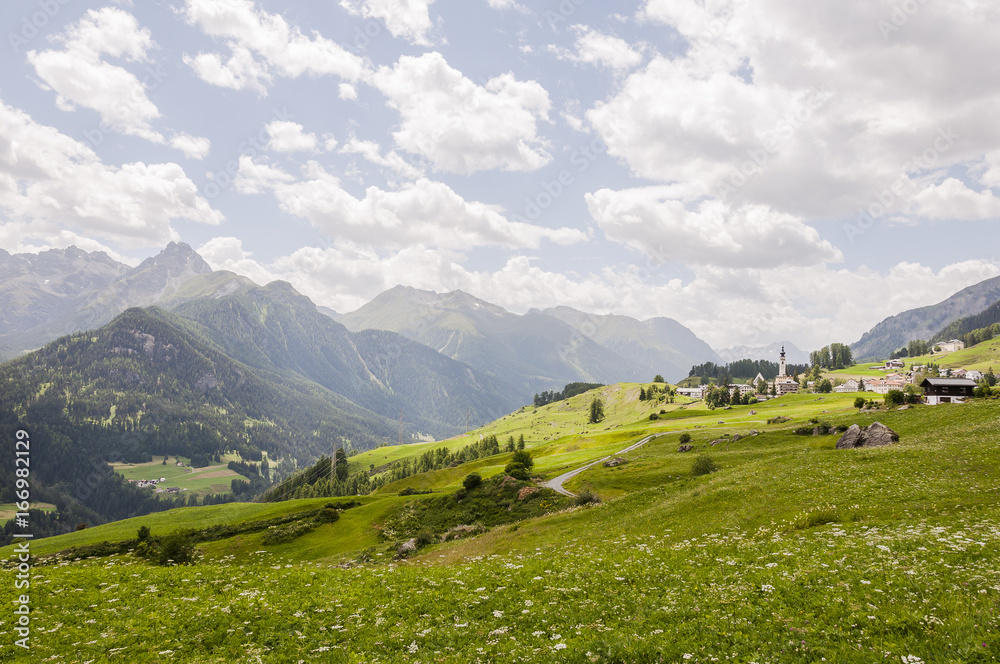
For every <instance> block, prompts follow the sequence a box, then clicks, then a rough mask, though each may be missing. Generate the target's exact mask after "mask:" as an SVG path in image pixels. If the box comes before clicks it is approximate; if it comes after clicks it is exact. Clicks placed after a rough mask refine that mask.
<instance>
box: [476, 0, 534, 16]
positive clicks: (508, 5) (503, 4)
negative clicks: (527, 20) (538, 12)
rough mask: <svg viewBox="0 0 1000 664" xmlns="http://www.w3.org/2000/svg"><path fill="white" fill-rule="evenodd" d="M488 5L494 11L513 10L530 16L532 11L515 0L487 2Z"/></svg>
mask: <svg viewBox="0 0 1000 664" xmlns="http://www.w3.org/2000/svg"><path fill="white" fill-rule="evenodd" d="M486 2H487V4H488V5H489V6H490V7H492V8H493V9H499V10H507V9H513V10H515V11H519V12H521V13H522V14H530V13H531V10H530V9H528V8H527V7H525V6H524V5H522V4H520V3H518V2H515V0H486Z"/></svg>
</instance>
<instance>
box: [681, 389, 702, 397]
mask: <svg viewBox="0 0 1000 664" xmlns="http://www.w3.org/2000/svg"><path fill="white" fill-rule="evenodd" d="M677 394H678V395H680V396H682V397H688V398H690V399H701V398H702V397H703V396H704V394H703V393H702V388H701V387H678V388H677Z"/></svg>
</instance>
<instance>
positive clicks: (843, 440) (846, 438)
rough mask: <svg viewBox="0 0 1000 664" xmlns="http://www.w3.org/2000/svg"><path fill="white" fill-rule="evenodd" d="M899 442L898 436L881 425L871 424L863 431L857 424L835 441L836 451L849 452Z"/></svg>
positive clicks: (879, 423)
mask: <svg viewBox="0 0 1000 664" xmlns="http://www.w3.org/2000/svg"><path fill="white" fill-rule="evenodd" d="M898 442H899V434H898V433H896V432H895V431H893V430H892V429H890V428H889V427H887V426H886V425H884V424H882V423H881V422H873V423H872V424H870V425H868V426H867V427H865V428H864V429H862V428H861V427H859V426H858V425H857V424H852V425H851V427H850V428H849V429H848V430H847V431H846V432H845V433H844V435H843V436H841V437H840V440H838V441H837V449H838V450H850V449H854V448H856V447H885V446H886V445H892V444H893V443H898Z"/></svg>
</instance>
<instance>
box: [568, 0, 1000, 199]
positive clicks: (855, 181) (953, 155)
mask: <svg viewBox="0 0 1000 664" xmlns="http://www.w3.org/2000/svg"><path fill="white" fill-rule="evenodd" d="M892 12H893V9H892V7H891V6H889V5H886V4H885V3H870V2H843V1H841V0H817V2H812V3H809V4H808V5H803V4H802V3H798V2H794V1H793V0H765V1H762V2H752V3H751V2H744V1H742V0H719V1H717V2H711V3H705V2H700V1H696V0H647V2H646V3H645V4H644V5H643V8H642V10H641V12H640V14H639V17H640V19H642V20H645V21H647V22H651V23H654V24H657V25H665V26H669V27H671V28H673V29H674V30H676V31H677V32H678V33H679V34H680V35H681V36H682V37H683V38H684V39H685V40H686V42H687V48H686V50H685V51H683V52H682V53H681V54H675V55H671V56H656V57H654V58H653V59H652V60H651V61H650V62H649V63H648V64H647V65H646V66H645V67H644V68H643V69H641V70H639V71H637V72H635V73H633V74H631V75H630V76H629V77H628V79H627V80H626V81H625V83H624V85H623V86H622V87H621V89H620V90H617V91H615V92H614V94H612V95H611V96H610V97H609V98H608V99H606V100H605V101H603V102H601V103H599V104H597V105H595V106H594V108H592V109H591V110H590V111H589V112H588V114H587V119H588V120H589V121H590V123H591V125H592V126H593V127H594V128H595V129H596V130H597V132H598V133H599V135H600V136H601V137H602V139H603V140H604V141H605V142H606V143H607V144H608V146H609V149H610V152H611V154H612V155H614V156H616V157H619V158H621V159H622V160H624V161H625V162H626V163H627V164H628V166H629V167H630V168H631V169H632V171H633V172H634V173H635V174H636V175H639V176H641V177H645V178H650V179H653V180H656V181H660V182H676V181H692V180H697V181H700V182H705V183H708V185H709V188H710V189H711V190H712V191H713V192H716V195H720V196H721V195H722V193H726V194H727V195H731V196H733V197H735V198H736V199H738V200H741V201H745V202H749V203H757V204H764V205H768V206H770V207H772V208H774V209H776V210H780V211H783V212H788V213H791V214H796V215H799V216H804V217H827V218H830V217H832V218H838V217H839V218H843V217H845V216H849V215H853V214H856V212H857V210H858V208H859V207H862V206H866V205H868V204H869V203H870V201H871V200H872V197H873V195H874V194H875V193H876V192H879V191H881V190H883V189H885V188H887V187H889V186H891V185H892V184H893V183H894V182H895V181H896V180H898V179H899V178H900V177H901V176H907V177H909V178H911V179H912V180H913V181H915V182H917V181H919V182H920V185H921V187H922V188H925V189H931V188H933V187H936V188H937V189H938V190H937V191H936V192H934V191H928V193H927V194H926V195H925V196H926V197H927V198H934V197H936V196H938V195H940V194H943V193H946V192H947V193H952V194H954V195H956V196H957V197H958V198H956V206H955V207H956V215H955V216H953V217H952V218H959V216H958V215H960V214H963V213H964V212H963V211H968V213H969V214H971V215H973V216H972V218H981V215H983V214H988V210H990V209H991V204H990V203H988V202H987V201H985V199H986V198H988V196H987V195H985V194H982V193H981V192H976V193H977V194H979V196H978V198H979V200H978V201H972V200H971V197H970V195H969V192H966V191H963V190H961V189H959V188H957V187H954V188H953V187H952V186H951V185H944V179H945V178H944V176H938V177H937V178H936V179H928V178H926V177H925V176H927V175H928V173H930V172H933V171H943V170H944V169H947V168H950V167H952V166H957V167H958V168H959V169H960V172H959V175H960V176H961V179H962V180H963V181H966V182H967V183H968V181H969V180H970V179H972V178H974V177H975V175H976V173H971V174H970V173H963V172H962V171H961V169H964V168H966V167H967V165H968V164H970V163H972V164H974V163H978V162H979V161H980V160H981V159H982V157H983V154H984V152H994V151H996V150H997V149H1000V128H998V127H997V125H996V123H995V122H993V121H992V120H990V118H993V117H996V116H997V114H998V113H1000V71H998V70H996V69H995V68H994V69H988V70H983V73H982V75H981V76H976V77H969V76H965V75H964V74H963V72H968V71H979V70H981V69H982V68H981V67H980V66H979V63H982V62H991V61H995V60H997V59H998V58H1000V42H998V41H997V40H996V39H995V33H996V29H997V27H998V26H1000V15H998V13H997V11H996V8H995V7H994V6H993V5H991V4H989V3H983V2H974V3H968V2H957V1H955V0H952V1H942V2H935V3H926V4H921V5H920V8H919V11H917V12H916V13H914V14H913V15H912V16H909V15H908V16H907V21H906V24H905V26H904V27H903V28H902V29H899V30H890V31H886V30H883V29H880V25H882V23H884V22H886V21H890V20H891V18H892ZM880 22H882V23H880ZM804 35H808V38H804ZM942 53H947V54H948V57H947V58H943V57H941V54H942ZM952 128H954V133H956V134H957V136H956V137H955V140H954V141H953V142H951V143H949V144H948V145H947V146H946V147H945V149H944V150H941V149H937V150H936V160H935V163H933V164H931V165H930V168H927V164H926V163H925V162H924V161H922V160H921V159H919V157H920V156H921V155H924V154H927V153H928V152H929V151H932V150H935V145H937V144H940V136H941V132H943V131H944V132H951V131H952ZM915 157H918V158H916V159H915ZM952 175H953V177H954V176H955V174H952ZM942 187H943V189H942ZM897 211H898V212H901V213H904V214H906V213H908V211H907V210H905V209H904V206H902V205H900V207H899V208H898V209H897Z"/></svg>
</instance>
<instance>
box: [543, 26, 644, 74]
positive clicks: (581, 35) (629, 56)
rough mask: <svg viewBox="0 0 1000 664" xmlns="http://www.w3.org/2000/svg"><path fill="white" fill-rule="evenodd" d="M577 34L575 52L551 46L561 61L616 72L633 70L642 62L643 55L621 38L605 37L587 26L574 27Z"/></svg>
mask: <svg viewBox="0 0 1000 664" xmlns="http://www.w3.org/2000/svg"><path fill="white" fill-rule="evenodd" d="M573 30H574V31H575V32H576V42H575V44H574V49H575V50H569V49H565V48H561V47H559V46H554V45H552V46H549V51H550V52H551V53H555V54H556V56H558V57H559V59H560V60H567V61H569V62H575V63H577V64H588V65H594V66H596V67H607V68H609V69H613V70H615V71H626V70H629V69H632V68H634V67H636V66H637V65H639V63H641V62H642V53H640V52H639V51H637V50H635V49H634V48H632V45H631V44H629V43H628V42H627V41H625V40H624V39H622V38H621V37H615V36H613V35H605V34H602V33H600V32H598V31H597V30H593V29H591V28H589V27H587V26H585V25H574V26H573Z"/></svg>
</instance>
